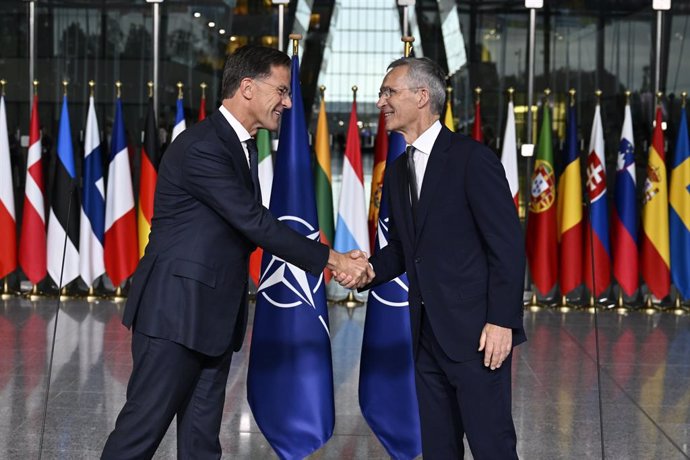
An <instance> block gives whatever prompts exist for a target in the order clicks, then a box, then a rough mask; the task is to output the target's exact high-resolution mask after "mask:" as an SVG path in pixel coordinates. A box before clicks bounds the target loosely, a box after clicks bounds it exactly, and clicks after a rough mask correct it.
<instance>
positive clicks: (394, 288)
mask: <svg viewBox="0 0 690 460" xmlns="http://www.w3.org/2000/svg"><path fill="white" fill-rule="evenodd" d="M389 221H390V218H388V217H386V218H385V219H379V228H378V231H377V232H376V236H377V239H378V243H379V248H381V249H383V248H385V247H386V246H388V224H389ZM407 283H408V281H407V274H403V275H401V276H399V277H397V278H395V279H394V280H391V281H389V282H387V283H385V284H382V285H381V286H379V287H375V288H374V289H372V290H371V291H369V292H370V294H371V297H373V298H374V299H376V300H377V301H378V302H380V303H381V304H382V305H386V306H387V307H407V306H408V301H407V298H408V296H407V292H408V290H409V288H408V287H407Z"/></svg>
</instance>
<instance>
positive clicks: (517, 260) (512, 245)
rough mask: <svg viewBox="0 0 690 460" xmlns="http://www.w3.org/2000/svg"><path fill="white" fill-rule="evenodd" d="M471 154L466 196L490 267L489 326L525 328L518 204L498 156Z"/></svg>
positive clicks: (483, 150)
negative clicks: (512, 194) (512, 195)
mask: <svg viewBox="0 0 690 460" xmlns="http://www.w3.org/2000/svg"><path fill="white" fill-rule="evenodd" d="M471 152H472V153H471V157H470V159H469V162H468V168H467V170H466V178H465V180H466V184H467V189H466V192H467V196H468V200H469V204H470V210H471V212H472V216H473V218H474V221H475V223H476V225H477V227H478V229H479V233H480V235H481V237H482V239H483V241H484V246H485V251H486V254H487V261H488V266H489V280H488V314H487V322H489V323H491V324H496V325H498V326H503V327H510V328H521V327H522V293H523V283H524V276H525V249H524V238H523V232H522V228H521V226H520V221H519V219H518V215H517V211H516V209H515V202H514V201H513V199H512V197H511V195H510V189H509V186H508V181H507V180H506V177H505V171H504V170H503V166H502V165H501V162H500V161H499V160H498V158H497V156H496V155H495V154H494V153H493V152H492V151H490V150H488V149H486V148H484V147H479V148H475V149H473V150H472V151H471Z"/></svg>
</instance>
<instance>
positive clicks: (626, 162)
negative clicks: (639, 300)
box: [611, 101, 639, 296]
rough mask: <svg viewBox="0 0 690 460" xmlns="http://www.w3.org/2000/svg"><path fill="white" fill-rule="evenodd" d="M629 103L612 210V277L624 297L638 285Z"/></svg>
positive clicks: (636, 218) (619, 153)
mask: <svg viewBox="0 0 690 460" xmlns="http://www.w3.org/2000/svg"><path fill="white" fill-rule="evenodd" d="M633 141H634V139H633V129H632V114H631V111H630V102H629V101H627V102H626V104H625V117H624V120H623V129H622V130H621V141H620V144H619V146H618V160H617V162H616V189H615V191H616V196H615V206H614V208H613V212H612V218H611V222H612V223H613V228H612V234H613V238H612V240H613V245H612V246H613V247H612V249H613V276H614V277H615V278H616V281H617V282H618V285H619V286H620V287H621V289H622V290H623V292H624V293H625V294H626V295H627V296H632V295H633V294H634V293H635V291H636V290H637V288H638V283H639V280H638V278H639V271H638V265H637V254H638V253H637V227H638V212H637V196H636V187H637V179H636V174H635V146H634V144H633Z"/></svg>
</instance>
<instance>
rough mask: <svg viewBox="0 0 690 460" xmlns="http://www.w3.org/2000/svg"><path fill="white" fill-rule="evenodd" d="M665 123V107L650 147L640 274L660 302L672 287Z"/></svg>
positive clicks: (657, 115) (659, 117)
mask: <svg viewBox="0 0 690 460" xmlns="http://www.w3.org/2000/svg"><path fill="white" fill-rule="evenodd" d="M662 121H663V120H662V116H661V107H660V106H658V107H657V109H656V126H655V127H654V133H653V134H652V144H651V145H650V146H649V162H648V164H647V179H645V182H644V198H643V202H642V234H641V238H640V272H641V274H642V279H643V280H644V282H645V283H646V284H647V287H648V288H649V291H650V292H651V293H652V294H653V295H654V296H655V297H656V298H657V299H663V298H664V297H666V296H667V295H668V293H669V288H670V284H671V275H670V272H669V267H670V263H669V262H670V243H669V229H668V189H667V181H666V163H665V161H666V160H665V157H666V154H665V152H664V132H663V131H662V129H661V123H662Z"/></svg>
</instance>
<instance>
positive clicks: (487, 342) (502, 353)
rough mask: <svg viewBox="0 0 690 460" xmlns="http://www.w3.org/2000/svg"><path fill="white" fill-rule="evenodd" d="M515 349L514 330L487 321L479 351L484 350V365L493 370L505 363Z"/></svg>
mask: <svg viewBox="0 0 690 460" xmlns="http://www.w3.org/2000/svg"><path fill="white" fill-rule="evenodd" d="M512 349H513V330H512V329H510V328H509V327H501V326H496V325H495V324H491V323H486V324H485V325H484V329H482V335H481V336H480V337H479V351H482V350H484V365H485V366H486V367H490V368H491V370H492V371H493V370H494V369H498V368H499V367H501V364H503V361H504V360H505V359H506V358H507V357H508V355H509V354H510V352H511V350H512Z"/></svg>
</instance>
